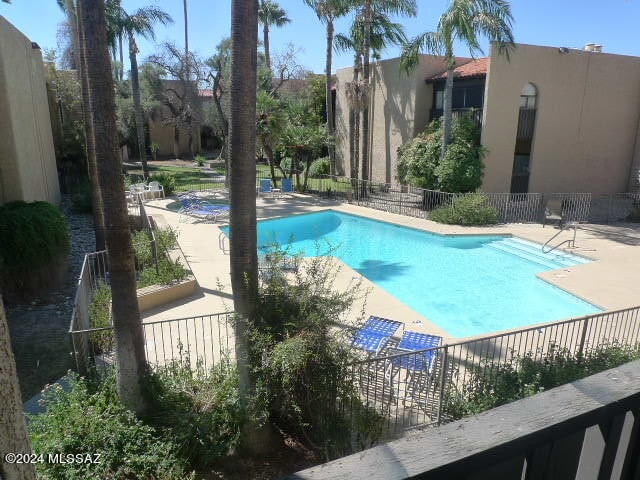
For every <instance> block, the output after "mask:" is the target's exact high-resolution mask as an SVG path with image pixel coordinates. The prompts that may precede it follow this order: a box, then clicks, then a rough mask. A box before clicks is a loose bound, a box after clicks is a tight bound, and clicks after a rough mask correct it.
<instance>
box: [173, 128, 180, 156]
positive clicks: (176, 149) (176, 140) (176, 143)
mask: <svg viewBox="0 0 640 480" xmlns="http://www.w3.org/2000/svg"><path fill="white" fill-rule="evenodd" d="M173 156H174V157H175V158H176V159H179V158H180V127H179V126H178V125H174V126H173Z"/></svg>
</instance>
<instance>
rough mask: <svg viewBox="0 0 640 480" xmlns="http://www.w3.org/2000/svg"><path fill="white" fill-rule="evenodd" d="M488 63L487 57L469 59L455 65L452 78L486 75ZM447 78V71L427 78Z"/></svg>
mask: <svg viewBox="0 0 640 480" xmlns="http://www.w3.org/2000/svg"><path fill="white" fill-rule="evenodd" d="M488 65H489V57H484V58H478V59H476V60H471V61H470V62H469V63H465V64H464V65H460V66H459V67H456V69H455V70H454V71H453V73H454V78H479V77H485V76H486V75H487V67H488ZM445 78H447V72H443V73H439V74H438V75H434V76H433V77H431V78H429V79H428V80H432V81H433V80H444V79H445Z"/></svg>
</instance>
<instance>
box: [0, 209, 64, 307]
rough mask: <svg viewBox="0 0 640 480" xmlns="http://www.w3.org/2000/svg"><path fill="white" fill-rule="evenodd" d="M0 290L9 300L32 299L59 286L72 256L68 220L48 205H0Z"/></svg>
mask: <svg viewBox="0 0 640 480" xmlns="http://www.w3.org/2000/svg"><path fill="white" fill-rule="evenodd" d="M0 239H1V240H0V289H2V291H3V293H4V295H5V296H6V297H7V298H13V297H15V298H16V299H28V298H30V295H41V294H43V293H44V292H46V290H47V289H49V288H51V287H53V286H55V285H57V284H58V283H59V282H60V281H62V279H63V275H64V273H65V272H66V259H67V254H68V253H69V230H68V227H67V221H66V219H65V218H64V216H63V215H62V213H61V212H60V210H59V209H58V208H57V207H54V206H53V205H51V204H50V203H46V202H33V203H25V202H11V203H7V204H5V205H2V206H0Z"/></svg>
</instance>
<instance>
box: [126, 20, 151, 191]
mask: <svg viewBox="0 0 640 480" xmlns="http://www.w3.org/2000/svg"><path fill="white" fill-rule="evenodd" d="M137 53H138V45H137V44H136V39H135V38H134V36H133V33H131V32H129V61H130V62H131V95H132V97H133V108H134V111H135V117H136V135H137V137H138V153H139V158H140V161H141V162H142V175H143V176H144V178H145V180H146V179H148V178H149V166H148V165H147V147H146V145H145V139H144V112H143V111H142V104H141V102H140V80H139V79H138V57H137Z"/></svg>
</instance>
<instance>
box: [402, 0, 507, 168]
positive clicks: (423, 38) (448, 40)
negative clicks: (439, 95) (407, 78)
mask: <svg viewBox="0 0 640 480" xmlns="http://www.w3.org/2000/svg"><path fill="white" fill-rule="evenodd" d="M512 22H513V17H512V15H511V6H510V4H509V2H508V1H507V0H452V2H451V4H450V5H449V8H448V9H447V10H446V11H445V12H444V13H443V14H442V16H441V17H440V20H439V22H438V28H437V30H436V31H435V32H425V33H422V34H420V35H418V36H417V37H415V38H414V39H413V40H411V41H410V42H408V43H406V44H405V45H404V46H403V48H402V56H401V67H402V68H403V69H404V70H405V71H407V72H409V71H411V70H413V69H414V68H415V67H416V66H417V65H418V61H419V54H420V52H421V51H422V50H424V51H427V52H429V53H431V54H433V55H442V56H444V61H445V65H446V67H447V79H446V83H445V91H444V102H443V103H444V105H443V107H444V115H443V117H444V118H443V122H442V124H443V129H442V130H443V141H442V153H441V156H442V157H444V155H445V152H446V150H447V146H448V145H449V144H450V143H451V123H452V117H453V110H452V104H453V76H454V70H455V68H456V57H455V54H454V51H453V45H454V42H456V41H461V42H462V43H464V44H466V46H467V48H468V49H469V52H470V53H471V55H472V56H475V55H477V54H478V53H480V54H482V53H483V51H482V48H481V47H480V38H481V37H486V38H488V39H489V41H491V42H495V43H496V44H497V47H498V52H499V53H504V54H505V55H507V58H508V55H509V52H510V51H511V49H513V48H514V47H515V45H514V41H513V33H512V31H511V27H512Z"/></svg>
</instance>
